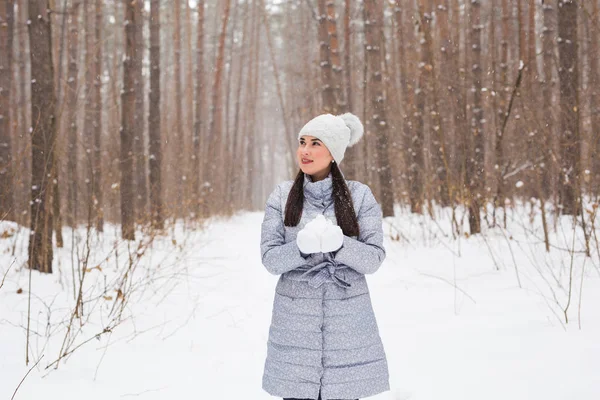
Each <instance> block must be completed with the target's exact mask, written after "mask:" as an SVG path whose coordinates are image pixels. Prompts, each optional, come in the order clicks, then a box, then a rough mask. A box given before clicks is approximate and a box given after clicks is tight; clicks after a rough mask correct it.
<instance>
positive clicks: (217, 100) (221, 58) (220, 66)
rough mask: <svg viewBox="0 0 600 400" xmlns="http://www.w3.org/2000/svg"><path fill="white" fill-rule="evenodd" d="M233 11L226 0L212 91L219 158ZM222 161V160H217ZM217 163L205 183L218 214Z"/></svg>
mask: <svg viewBox="0 0 600 400" xmlns="http://www.w3.org/2000/svg"><path fill="white" fill-rule="evenodd" d="M230 11H231V0H225V4H224V11H223V18H222V19H221V33H220V35H219V44H218V53H217V59H216V62H215V77H214V80H213V90H212V105H211V107H212V109H211V118H210V130H209V132H208V154H210V155H212V156H213V157H214V156H215V155H216V156H217V157H219V155H220V154H219V153H220V149H221V148H222V141H223V136H224V132H223V129H222V124H223V121H222V103H223V95H222V87H221V86H222V78H223V70H224V67H225V66H224V64H225V38H226V36H227V23H228V22H229V13H230ZM217 159H220V158H217ZM217 165H218V164H217V163H216V162H211V163H209V164H208V168H207V169H206V171H205V173H206V177H205V181H206V182H207V183H208V185H209V186H208V196H207V201H208V203H207V205H208V207H209V209H210V211H211V212H212V213H216V212H217V211H218V210H219V209H220V207H219V201H218V199H219V197H220V196H221V195H222V194H223V191H222V190H221V188H222V187H223V182H222V181H223V176H222V175H221V170H220V169H219V168H217Z"/></svg>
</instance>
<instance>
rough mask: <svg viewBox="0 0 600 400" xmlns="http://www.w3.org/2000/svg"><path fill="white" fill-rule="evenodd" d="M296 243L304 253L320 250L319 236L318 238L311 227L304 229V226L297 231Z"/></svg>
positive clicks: (318, 251)
mask: <svg viewBox="0 0 600 400" xmlns="http://www.w3.org/2000/svg"><path fill="white" fill-rule="evenodd" d="M296 244H298V248H299V249H300V251H301V252H303V253H304V254H312V253H320V252H321V238H319V235H318V234H317V233H315V232H314V231H312V230H311V229H306V227H304V229H302V230H301V231H300V232H298V236H296Z"/></svg>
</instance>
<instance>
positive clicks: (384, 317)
mask: <svg viewBox="0 0 600 400" xmlns="http://www.w3.org/2000/svg"><path fill="white" fill-rule="evenodd" d="M436 213H438V215H437V220H436V221H432V220H431V219H429V217H422V216H415V215H410V214H408V213H407V212H406V211H405V210H402V209H400V208H399V207H397V210H396V215H398V217H396V218H393V219H387V220H386V221H385V222H384V229H385V233H386V240H385V247H386V250H387V258H386V260H385V262H384V264H383V265H382V267H381V269H380V270H379V271H378V272H376V273H375V274H373V275H369V276H368V278H367V279H368V283H369V287H370V289H371V298H372V301H373V307H374V310H375V314H376V316H377V320H378V323H379V329H380V334H381V337H382V340H383V343H384V346H385V350H386V353H387V357H388V362H389V366H390V375H391V377H390V384H391V391H389V392H386V393H382V394H380V395H378V396H374V397H372V399H374V400H392V399H395V400H399V399H411V400H413V399H414V400H439V399H447V400H459V399H460V400H479V399H481V398H485V399H486V400H496V399H497V400H500V399H502V400H505V399H511V400H532V399H544V400H559V399H561V400H562V399H577V400H596V399H597V398H598V395H599V394H600V380H599V379H598V371H600V341H599V340H598V337H600V313H599V312H598V305H599V304H600V269H599V267H598V264H599V260H598V256H597V255H596V256H593V257H592V258H586V257H585V256H584V255H583V254H580V253H576V254H575V255H574V257H573V271H572V272H571V271H570V265H571V257H570V256H569V254H568V253H567V252H566V251H562V250H557V248H565V249H567V248H570V247H571V246H573V243H575V247H576V249H577V250H581V249H582V247H583V243H582V242H581V240H582V238H581V237H580V236H581V235H577V236H576V237H575V241H573V237H572V232H573V231H572V229H571V225H570V219H569V218H568V217H566V218H565V219H560V220H558V221H550V222H549V225H550V226H552V227H554V226H556V232H557V233H554V234H553V235H552V236H551V243H552V245H553V250H552V252H551V253H550V254H546V253H545V252H544V250H543V249H544V245H543V240H542V239H543V236H542V233H541V230H540V229H541V228H540V226H541V225H540V223H539V221H538V216H537V215H536V216H535V217H534V222H535V225H534V226H535V228H534V229H532V228H531V224H530V222H529V217H530V210H529V209H527V208H526V206H522V205H521V206H519V208H517V211H515V212H513V213H511V214H509V217H508V223H509V229H508V230H503V229H500V228H493V229H492V228H488V227H487V225H486V226H485V228H484V229H485V236H471V237H466V236H465V235H461V236H458V237H457V238H453V237H452V233H451V231H450V230H449V228H448V227H449V226H450V223H449V215H450V214H449V211H448V210H437V211H436ZM262 216H263V214H262V213H259V212H255V213H241V214H237V215H235V216H234V217H232V218H231V219H229V220H212V221H210V223H208V224H207V225H206V229H199V228H197V227H193V226H191V225H189V224H188V225H186V226H184V225H183V224H179V225H177V227H176V229H175V230H174V231H169V233H168V234H167V235H165V236H164V237H158V238H156V239H155V240H154V241H153V242H151V244H149V245H148V244H147V243H149V242H150V240H149V236H148V234H147V233H146V235H144V234H143V233H142V232H137V233H136V236H137V237H138V238H140V239H138V241H137V242H135V243H133V244H132V246H131V248H130V250H129V252H130V253H131V254H132V256H133V257H134V258H135V257H136V255H137V254H139V255H140V257H141V258H140V263H139V265H138V267H137V269H136V270H135V272H134V273H133V274H132V275H133V277H134V278H131V282H132V283H136V282H138V283H142V284H141V285H138V286H135V285H132V288H133V289H136V288H137V289H136V290H133V289H131V290H125V295H126V296H128V297H127V298H128V299H129V306H128V307H127V308H126V309H125V311H124V313H125V314H124V318H125V319H124V321H123V322H121V324H120V325H118V326H117V327H116V328H115V329H114V330H113V331H112V333H105V334H101V335H100V336H99V337H98V338H97V339H96V338H94V337H95V335H96V334H98V333H100V332H102V330H103V328H104V327H105V326H106V324H107V323H108V322H109V318H108V315H109V311H110V309H111V307H112V305H113V304H114V303H115V299H118V292H116V291H115V290H114V288H115V287H118V282H119V280H118V278H119V277H122V276H123V275H124V271H125V270H126V268H127V263H126V261H127V259H128V255H127V252H128V250H127V243H124V242H121V241H120V240H119V239H118V233H119V231H120V228H119V227H118V226H110V225H107V226H106V229H105V233H104V234H103V236H101V237H100V238H97V237H96V235H95V234H93V235H92V238H91V242H90V245H91V246H92V248H93V250H94V251H93V254H92V257H93V259H92V260H91V261H90V263H89V270H88V271H87V273H86V278H85V279H89V280H88V281H87V285H85V286H84V287H85V291H84V293H85V298H86V299H87V300H88V302H86V306H85V308H84V310H85V314H84V315H85V318H84V319H83V321H84V322H85V324H84V325H83V327H81V330H79V328H80V323H79V320H78V319H75V320H76V323H75V324H74V327H75V328H77V329H76V330H75V331H76V332H77V337H76V339H75V342H74V343H75V345H76V344H78V343H81V342H83V341H84V340H86V339H89V338H91V341H90V342H89V343H87V344H85V345H83V346H82V347H80V348H79V349H77V350H76V351H75V352H74V353H73V354H72V355H71V356H70V357H68V358H67V360H66V362H61V363H60V364H59V366H58V369H54V368H52V367H51V368H49V369H46V366H47V365H49V364H50V363H52V362H53V361H54V360H56V358H57V356H58V354H59V351H60V348H61V345H62V341H63V338H64V335H65V327H66V325H67V324H68V321H69V319H70V317H71V315H72V310H73V307H72V306H73V304H74V300H73V298H74V295H73V285H72V271H71V257H72V255H71V248H70V246H71V239H72V237H71V230H70V229H65V230H64V240H65V248H63V249H56V252H55V256H56V260H55V264H54V268H55V273H54V274H52V275H40V274H39V273H37V272H36V271H33V272H32V274H31V276H32V292H33V295H32V298H31V307H32V309H31V316H32V322H31V330H32V333H31V338H30V340H31V345H30V358H31V361H30V364H29V366H26V365H25V362H24V360H25V329H24V327H25V326H26V323H27V290H28V276H29V271H28V270H27V269H25V268H23V263H24V262H25V260H26V258H25V257H26V253H27V241H26V239H27V235H28V231H27V230H26V229H24V228H19V227H17V226H16V225H15V224H9V223H5V222H2V223H0V234H2V233H3V232H6V234H5V235H4V236H5V238H4V239H0V282H2V277H3V276H4V274H5V273H6V278H5V282H4V286H3V287H1V288H0V334H1V337H2V339H3V340H2V341H1V342H0V354H1V355H2V356H1V357H0V398H1V399H10V398H11V396H12V395H13V392H14V391H15V389H16V388H17V386H18V384H19V382H20V381H21V379H23V377H24V376H25V374H26V373H27V371H28V370H29V369H30V368H31V366H32V365H33V364H34V363H35V362H36V361H37V360H38V359H39V357H40V356H41V355H43V358H42V359H41V361H40V363H39V364H38V366H37V367H36V368H34V369H33V370H32V371H31V373H30V374H29V376H27V378H26V379H25V381H24V382H23V384H22V386H21V387H20V388H19V390H18V392H17V395H16V396H15V399H17V400H18V399H35V398H44V399H50V400H52V399H61V400H70V399H81V398H86V399H90V400H93V399H127V398H139V399H144V400H146V399H166V398H178V399H191V398H208V399H216V400H219V399H223V400H225V399H238V398H243V399H257V400H261V399H264V400H266V399H271V398H272V397H271V396H269V395H268V394H267V393H265V392H264V391H262V389H261V376H262V368H263V364H264V359H265V356H266V340H267V337H268V328H269V323H270V317H271V306H272V301H273V295H274V287H275V284H276V281H277V277H276V276H272V275H270V274H269V273H268V272H267V271H266V270H265V268H264V267H263V266H262V264H261V261H260V252H259V247H258V245H259V239H260V223H261V221H262ZM457 219H458V220H459V221H463V222H464V224H467V218H466V217H465V216H464V211H463V210H458V214H457ZM499 220H502V218H501V215H500V216H499ZM482 223H483V222H482ZM484 224H485V223H484ZM85 233H86V232H85V229H82V230H79V231H77V234H78V235H79V239H78V240H79V245H78V248H79V253H80V254H79V256H80V257H83V256H84V255H85V253H84V252H83V250H85V238H86V236H85ZM0 237H2V236H0ZM139 243H141V245H139ZM13 246H14V248H15V256H14V257H13V256H12V255H11V252H12V249H13ZM74 257H75V259H77V256H76V255H75V256H74ZM13 260H14V261H15V262H14V263H13ZM11 264H12V266H11ZM96 266H100V268H94V267H96ZM582 276H583V280H582ZM570 277H572V280H571V282H572V285H571V287H572V295H571V304H570V307H569V310H568V316H569V323H568V324H567V323H565V319H564V315H563V311H562V310H563V309H564V308H565V306H566V304H567V300H568V296H567V295H568V289H569V279H570ZM519 281H520V284H521V286H522V287H519ZM581 283H583V286H581ZM581 287H583V290H582V292H581V293H580V289H581ZM19 289H22V291H23V292H22V293H21V294H18V293H17V291H18V290H19ZM580 295H581V297H580ZM94 298H96V300H92V299H94ZM117 303H118V302H117ZM50 309H51V310H52V312H51V313H49V310H50ZM579 311H580V314H579ZM580 324H581V329H580V327H579V325H580Z"/></svg>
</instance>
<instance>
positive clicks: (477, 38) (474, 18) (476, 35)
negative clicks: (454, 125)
mask: <svg viewBox="0 0 600 400" xmlns="http://www.w3.org/2000/svg"><path fill="white" fill-rule="evenodd" d="M480 13H481V1H480V0H472V1H471V6H470V15H471V23H470V26H471V40H470V42H471V62H472V64H471V72H472V74H473V106H472V107H471V113H472V115H471V138H470V140H471V141H472V146H471V151H470V153H471V154H470V155H468V156H467V160H466V161H467V167H466V174H467V175H466V180H467V183H468V186H469V192H470V195H469V228H470V232H471V234H476V233H480V232H481V215H480V208H481V206H482V205H483V204H485V202H484V199H485V193H484V191H483V188H484V176H485V165H484V150H485V149H484V147H485V132H484V130H483V105H482V101H481V86H482V71H483V69H482V68H481V29H482V28H481V20H480Z"/></svg>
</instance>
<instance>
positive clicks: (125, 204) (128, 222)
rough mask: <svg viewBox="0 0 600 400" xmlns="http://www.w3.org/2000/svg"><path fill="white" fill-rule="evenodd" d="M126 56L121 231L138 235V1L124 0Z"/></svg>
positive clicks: (128, 235)
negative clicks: (135, 152)
mask: <svg viewBox="0 0 600 400" xmlns="http://www.w3.org/2000/svg"><path fill="white" fill-rule="evenodd" d="M125 4H126V5H125V21H126V22H125V58H124V59H123V90H122V91H121V121H122V122H121V159H120V166H121V168H120V169H121V185H120V189H121V235H122V236H123V239H127V240H134V239H135V223H134V218H135V214H134V213H135V210H134V204H135V202H134V201H135V199H134V194H133V185H134V181H133V157H132V154H133V137H134V136H135V132H134V130H135V119H134V113H135V80H136V76H135V74H136V70H135V56H136V54H135V49H136V40H135V39H136V35H135V33H136V29H137V22H138V21H137V20H136V12H135V3H134V2H131V1H126V2H125Z"/></svg>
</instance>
